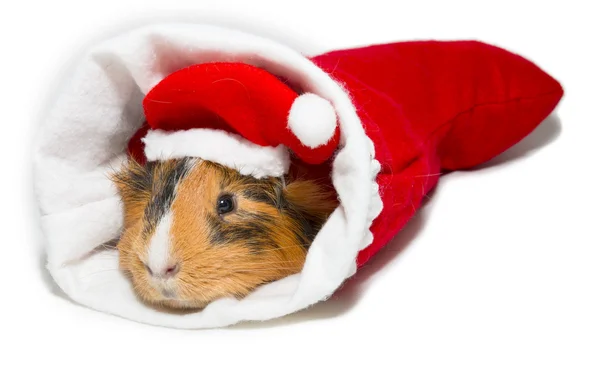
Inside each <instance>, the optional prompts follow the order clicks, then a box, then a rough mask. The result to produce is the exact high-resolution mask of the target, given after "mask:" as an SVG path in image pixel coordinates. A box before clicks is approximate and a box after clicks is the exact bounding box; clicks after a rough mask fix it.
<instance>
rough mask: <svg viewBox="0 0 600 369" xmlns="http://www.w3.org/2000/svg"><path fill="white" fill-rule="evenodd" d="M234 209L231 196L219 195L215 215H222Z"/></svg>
mask: <svg viewBox="0 0 600 369" xmlns="http://www.w3.org/2000/svg"><path fill="white" fill-rule="evenodd" d="M234 209H235V201H234V200H233V196H231V195H221V196H220V197H219V199H218V200H217V213H219V215H224V214H227V213H231V212H232V211H233V210H234Z"/></svg>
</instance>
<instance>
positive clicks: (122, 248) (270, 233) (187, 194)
mask: <svg viewBox="0 0 600 369" xmlns="http://www.w3.org/2000/svg"><path fill="white" fill-rule="evenodd" d="M111 179H112V180H113V182H114V183H115V185H116V187H117V190H118V193H119V195H120V197H121V199H122V203H123V209H124V228H123V232H122V235H121V238H120V240H119V242H118V244H117V249H118V252H119V266H120V268H121V269H122V270H123V271H124V272H125V274H126V275H127V276H128V277H129V278H130V280H131V281H132V285H133V289H134V291H135V293H136V294H137V296H139V298H141V300H142V301H144V302H146V303H149V304H151V305H154V306H157V307H164V308H175V309H190V308H192V309H195V308H203V307H205V306H206V305H207V304H208V303H210V302H211V301H214V300H216V299H219V298H222V297H234V298H238V299H239V298H243V297H244V296H246V295H247V294H249V293H250V292H252V291H253V290H254V289H256V288H257V287H258V286H260V285H263V284H265V283H269V282H272V281H275V280H278V279H281V278H284V277H286V276H289V275H292V274H295V273H298V272H300V271H301V269H302V267H303V264H304V261H305V258H306V254H307V252H308V248H309V246H310V244H311V243H312V241H313V239H314V237H315V235H316V234H317V232H318V231H319V230H320V228H321V227H322V225H323V224H324V223H325V221H326V220H327V218H328V217H329V215H330V214H331V212H333V210H334V209H335V208H336V206H337V205H338V203H337V201H336V199H335V196H332V193H333V192H332V190H331V189H330V188H331V187H330V186H327V185H324V184H320V183H319V182H318V181H314V180H302V179H293V178H265V179H256V178H254V177H251V176H244V175H241V174H240V173H238V172H237V171H235V170H233V169H229V168H226V167H224V166H221V165H219V164H215V163H213V162H209V161H205V160H201V159H195V158H184V159H172V160H169V161H164V162H149V163H146V164H144V165H141V164H139V163H137V162H136V161H135V160H132V159H130V160H129V161H128V162H127V163H126V164H125V165H124V166H123V167H122V168H121V169H119V170H118V171H116V172H115V173H113V175H112V176H111ZM288 181H289V183H288Z"/></svg>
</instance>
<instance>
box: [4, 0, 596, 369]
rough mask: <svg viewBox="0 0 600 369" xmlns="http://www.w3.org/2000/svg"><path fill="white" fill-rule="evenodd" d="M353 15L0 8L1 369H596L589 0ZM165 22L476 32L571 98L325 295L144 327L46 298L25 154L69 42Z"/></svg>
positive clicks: (392, 6) (245, 8) (324, 42)
mask: <svg viewBox="0 0 600 369" xmlns="http://www.w3.org/2000/svg"><path fill="white" fill-rule="evenodd" d="M209 3H210V4H209ZM349 3H351V2H350V1H343V2H330V1H325V0H321V1H308V0H302V1H298V2H293V3H288V2H287V1H283V0H279V1H272V2H268V1H257V0H253V1H237V2H233V1H210V2H209V1H203V0H193V1H175V0H162V1H154V0H152V1H148V0H139V1H128V0H102V1H95V2H88V1H81V0H79V1H66V0H52V1H39V2H32V1H17V0H15V1H11V2H8V1H3V2H2V3H1V5H0V45H1V46H0V47H1V48H0V67H1V68H0V74H1V79H0V109H1V110H0V111H1V113H2V115H1V117H2V118H1V121H2V125H1V131H0V142H1V144H0V153H1V157H2V159H3V160H4V163H5V167H4V169H3V170H2V172H1V173H2V174H0V176H1V181H0V189H1V191H0V193H1V194H2V201H1V202H0V204H1V206H2V208H3V211H1V212H0V217H1V222H0V229H1V230H2V234H3V238H2V241H1V242H0V247H1V248H2V259H1V261H0V277H1V278H0V281H1V283H2V285H1V286H0V339H1V341H2V343H1V344H0V352H1V354H0V367H2V368H9V367H16V368H20V367H25V364H34V365H35V367H41V366H45V365H49V366H55V365H56V366H60V367H61V368H75V367H82V368H83V367H85V368H96V367H98V368H100V367H103V368H106V367H111V368H113V367H117V368H121V367H130V368H153V367H162V368H167V367H168V368H186V367H197V368H222V367H225V368H228V367H244V368H247V367H251V368H253V367H261V368H267V367H278V368H290V367H291V368H294V367H309V366H311V367H321V366H329V367H342V366H354V365H356V366H362V367H375V368H377V367H399V368H600V236H599V235H598V228H599V227H600V215H599V214H598V207H599V206H600V201H599V198H600V196H599V194H598V191H599V190H600V182H599V181H598V177H599V176H598V171H599V170H600V165H599V164H598V161H599V160H600V150H599V146H600V118H599V116H598V106H599V105H600V93H599V92H598V91H599V85H600V78H599V75H600V73H599V70H600V55H599V54H600V41H598V35H600V27H599V26H598V22H597V18H598V11H597V10H594V9H593V5H585V4H593V2H592V1H573V0H572V1H561V2H550V1H525V0H520V1H512V0H504V1H494V2H489V1H457V0H453V1H439V2H432V1H411V2H410V3H408V2H407V3H404V4H403V2H400V1H388V2H380V1H374V0H369V1H360V2H357V3H359V5H349ZM558 3H560V4H561V5H554V4H558ZM217 4H218V5H217ZM211 14H212V15H211ZM175 18H179V19H182V18H183V19H216V20H220V22H219V23H223V22H225V24H229V25H239V26H240V27H242V28H244V29H248V25H251V24H256V25H258V28H256V27H254V28H250V29H254V30H255V31H256V32H259V33H262V34H266V35H270V36H272V37H276V38H280V39H287V40H288V41H289V42H290V43H291V44H292V45H294V46H297V47H302V45H306V44H312V45H320V46H321V47H322V48H324V49H332V48H336V47H348V46H354V45H361V44H368V43H375V42H385V41H395V40H408V39H424V38H436V39H465V38H466V39H472V38H475V39H480V40H483V41H487V42H490V43H494V44H497V45H500V46H503V47H506V48H508V49H510V50H512V51H515V52H517V53H520V54H521V55H523V56H525V57H528V58H530V59H531V60H533V61H534V62H536V63H538V64H539V65H540V66H541V67H542V68H543V69H545V70H546V71H547V72H549V73H550V74H551V75H553V76H554V77H556V78H557V79H558V80H560V81H561V82H562V83H563V86H564V88H565V90H566V96H565V98H564V100H563V101H562V103H561V104H560V106H559V108H558V110H557V117H555V118H552V119H549V120H548V121H546V122H545V123H544V124H543V125H542V126H541V127H540V128H539V129H537V130H536V131H535V132H534V133H533V134H532V135H531V136H530V137H528V138H527V139H526V140H525V141H523V142H522V143H520V144H519V145H518V146H517V147H515V148H513V149H512V150H510V151H509V152H507V153H505V154H504V155H502V156H501V157H500V158H498V159H496V160H494V162H493V163H492V164H493V165H487V166H485V167H484V168H481V169H479V170H477V171H472V172H468V173H454V174H451V175H448V176H447V177H444V178H443V179H442V181H441V183H440V186H439V187H438V189H437V191H436V192H435V193H434V194H432V198H433V199H432V201H430V202H429V203H428V204H427V206H426V207H425V208H424V209H423V211H422V212H421V213H420V214H419V216H417V217H416V218H415V219H414V220H413V221H412V222H411V223H410V225H409V226H408V227H407V228H406V229H405V230H404V231H403V232H402V234H401V235H400V236H399V237H398V239H397V240H395V241H394V242H393V243H392V244H390V245H389V246H388V247H387V249H385V251H383V252H382V253H381V254H379V255H378V256H377V257H376V258H375V259H374V260H373V262H372V263H370V264H369V265H368V266H367V267H366V268H365V269H364V270H362V271H360V273H359V275H358V276H357V277H356V279H355V280H353V281H351V282H349V283H348V284H347V285H346V287H345V288H343V289H342V290H341V291H340V293H339V294H337V295H336V296H335V297H334V298H333V299H332V300H330V301H328V302H326V303H322V304H319V305H317V306H315V307H314V308H311V309H309V310H307V311H303V312H301V313H298V314H295V315H292V316H289V317H286V318H283V319H279V320H276V321H272V322H269V323H264V324H242V325H240V326H236V327H234V328H230V329H223V330H204V331H178V330H171V329H166V328H156V327H151V326H145V325H141V324H138V323H133V322H130V321H126V320H123V319H120V318H116V317H112V316H108V315H105V314H101V313H98V312H95V311H91V310H89V309H87V308H84V307H81V306H77V305H75V304H73V303H71V302H70V301H68V300H66V299H64V298H63V297H61V296H60V294H59V293H58V292H57V291H55V290H53V288H52V284H51V281H49V280H48V279H47V278H48V277H47V275H46V274H44V273H43V271H42V270H43V269H42V266H43V260H42V259H41V257H40V253H39V250H40V248H41V247H42V245H43V244H42V242H43V241H42V240H41V238H40V235H39V230H38V228H37V227H38V224H37V222H36V209H35V206H34V204H33V202H32V195H31V187H32V185H31V178H30V174H31V173H30V164H29V151H30V147H29V145H30V140H31V136H32V134H33V132H34V130H35V127H36V124H37V121H38V120H39V118H40V116H39V110H40V108H41V107H42V106H43V103H44V99H46V98H47V97H48V95H49V94H51V93H52V89H53V87H54V84H55V83H56V82H57V81H58V80H60V76H61V73H63V72H65V71H68V66H65V65H66V64H65V63H66V62H68V61H69V60H70V59H71V58H72V57H74V56H76V55H77V53H78V52H80V50H81V47H82V46H85V45H86V44H88V43H90V42H93V41H95V40H98V39H99V38H102V37H104V36H105V35H106V34H107V33H112V32H115V31H118V30H120V29H124V28H127V27H129V26H131V25H132V24H139V23H143V22H146V21H149V20H156V19H175Z"/></svg>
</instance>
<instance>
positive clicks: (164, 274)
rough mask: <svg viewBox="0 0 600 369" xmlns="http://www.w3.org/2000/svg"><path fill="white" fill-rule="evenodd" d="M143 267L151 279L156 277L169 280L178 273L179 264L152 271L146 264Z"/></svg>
mask: <svg viewBox="0 0 600 369" xmlns="http://www.w3.org/2000/svg"><path fill="white" fill-rule="evenodd" d="M144 266H145V267H146V271H147V272H148V274H150V275H151V276H153V277H158V278H171V277H174V276H175V275H176V274H177V273H179V269H180V266H179V263H175V264H171V265H169V266H167V267H165V268H162V270H161V269H158V270H156V269H154V268H152V267H150V266H148V265H146V264H144Z"/></svg>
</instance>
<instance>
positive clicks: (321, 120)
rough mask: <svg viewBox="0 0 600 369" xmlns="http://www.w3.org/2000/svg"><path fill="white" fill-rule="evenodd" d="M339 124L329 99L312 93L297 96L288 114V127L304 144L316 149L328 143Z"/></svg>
mask: <svg viewBox="0 0 600 369" xmlns="http://www.w3.org/2000/svg"><path fill="white" fill-rule="evenodd" d="M336 126H337V122H336V116H335V110H334V109H333V106H331V104H330V103H329V101H327V100H325V99H323V98H321V97H320V96H317V95H315V94H311V93H305V94H302V95H300V96H298V97H297V98H296V100H294V103H293V104H292V107H291V108H290V113H289V115H288V127H289V128H290V130H291V131H292V132H293V133H294V134H295V135H296V137H298V139H299V140H300V142H302V143H303V144H304V145H306V146H308V147H310V148H312V149H314V148H316V147H319V146H321V145H324V144H326V143H327V142H328V141H329V140H331V138H332V137H333V134H334V133H335V127H336Z"/></svg>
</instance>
